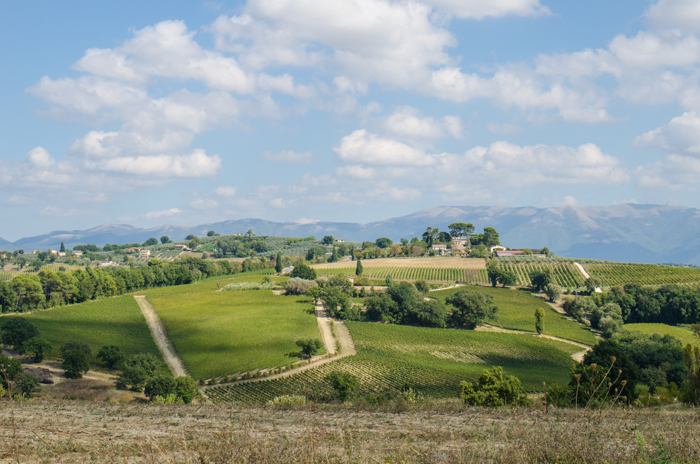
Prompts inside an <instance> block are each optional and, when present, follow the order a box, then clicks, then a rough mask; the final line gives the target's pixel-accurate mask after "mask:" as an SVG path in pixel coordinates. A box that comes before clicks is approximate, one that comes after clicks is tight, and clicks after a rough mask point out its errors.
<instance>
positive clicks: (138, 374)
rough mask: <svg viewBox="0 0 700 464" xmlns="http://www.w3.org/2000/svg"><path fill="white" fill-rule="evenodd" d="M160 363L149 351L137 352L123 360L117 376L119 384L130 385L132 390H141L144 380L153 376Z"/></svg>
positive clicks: (122, 385)
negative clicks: (120, 370) (119, 374)
mask: <svg viewBox="0 0 700 464" xmlns="http://www.w3.org/2000/svg"><path fill="white" fill-rule="evenodd" d="M160 367H161V364H160V361H159V360H158V358H156V357H155V356H153V355H152V354H150V353H139V354H136V355H134V356H132V357H131V358H129V359H127V360H125V361H124V369H123V370H122V375H121V376H120V377H119V385H120V386H121V387H125V386H127V385H130V386H131V388H132V389H133V390H137V391H141V389H142V388H143V386H144V384H145V383H146V380H148V378H149V377H153V376H155V374H156V372H158V370H159V369H160Z"/></svg>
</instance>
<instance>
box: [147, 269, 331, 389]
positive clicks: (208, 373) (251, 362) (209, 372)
mask: <svg viewBox="0 0 700 464" xmlns="http://www.w3.org/2000/svg"><path fill="white" fill-rule="evenodd" d="M256 279H257V280H258V281H259V280H261V277H257V278H256ZM244 280H248V278H245V277H244V278H241V279H230V278H229V279H225V280H209V281H204V282H198V283H197V284H192V285H182V286H179V287H171V288H168V289H155V290H148V291H145V292H142V293H143V294H145V295H146V296H147V297H148V300H149V301H150V302H151V304H153V306H154V307H155V308H156V310H157V311H158V314H159V315H160V317H161V319H162V320H163V324H164V325H165V327H166V329H167V331H168V336H169V337H170V340H171V341H172V343H173V345H174V347H175V350H176V351H177V353H178V354H179V355H180V357H181V358H182V359H183V360H184V362H185V365H186V366H187V368H188V369H189V371H190V372H191V374H192V376H193V377H194V378H197V379H199V378H211V377H215V376H222V375H229V374H235V373H239V372H247V371H251V370H255V369H261V368H270V367H278V366H284V365H287V364H289V363H290V362H292V361H296V360H297V358H290V357H287V356H285V354H286V353H290V352H294V351H298V347H297V346H296V345H295V344H294V342H295V341H296V340H298V339H301V338H321V335H320V333H319V330H318V324H317V322H316V318H315V316H314V315H313V313H312V312H311V311H310V310H311V309H312V306H311V304H310V303H309V301H308V300H307V299H305V298H304V297H296V296H283V295H273V294H272V291H270V290H243V291H226V292H215V291H214V290H216V288H217V282H218V283H219V284H221V285H222V286H223V285H225V284H226V283H230V282H236V281H244ZM175 289H177V290H178V291H177V292H176V291H175Z"/></svg>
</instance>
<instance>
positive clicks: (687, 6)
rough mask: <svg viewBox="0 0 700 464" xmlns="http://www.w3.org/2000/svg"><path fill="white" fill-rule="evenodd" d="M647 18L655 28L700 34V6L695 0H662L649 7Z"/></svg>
mask: <svg viewBox="0 0 700 464" xmlns="http://www.w3.org/2000/svg"><path fill="white" fill-rule="evenodd" d="M646 16H647V19H648V20H649V22H650V23H651V24H652V25H653V26H657V27H680V28H681V29H683V30H684V31H689V32H700V4H698V2H697V1H695V0H660V1H659V2H658V3H656V4H655V5H652V6H650V7H649V9H648V10H647V12H646Z"/></svg>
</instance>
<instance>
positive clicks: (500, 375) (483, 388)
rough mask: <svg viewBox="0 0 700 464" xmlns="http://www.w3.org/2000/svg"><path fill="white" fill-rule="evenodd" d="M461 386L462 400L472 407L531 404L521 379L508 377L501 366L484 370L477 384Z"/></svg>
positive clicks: (467, 383)
mask: <svg viewBox="0 0 700 464" xmlns="http://www.w3.org/2000/svg"><path fill="white" fill-rule="evenodd" d="M459 386H460V388H461V394H460V396H461V397H462V400H463V401H464V403H465V404H468V405H470V406H491V407H498V406H506V405H521V406H525V405H528V404H529V403H530V400H529V399H528V397H527V395H526V394H525V392H524V391H523V385H522V383H521V382H520V379H518V378H517V377H515V376H514V375H506V373H505V372H504V371H503V368H502V367H500V366H496V367H494V368H492V369H486V370H484V372H483V373H482V374H481V377H479V381H478V382H477V383H476V384H474V383H472V382H466V381H465V382H461V383H460V384H459Z"/></svg>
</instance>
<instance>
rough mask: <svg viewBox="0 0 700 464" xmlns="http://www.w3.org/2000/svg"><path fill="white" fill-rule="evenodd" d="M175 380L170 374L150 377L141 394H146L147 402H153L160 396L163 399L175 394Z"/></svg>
mask: <svg viewBox="0 0 700 464" xmlns="http://www.w3.org/2000/svg"><path fill="white" fill-rule="evenodd" d="M175 387H176V383H175V379H173V376H172V375H170V374H165V373H161V374H158V375H156V376H154V377H151V378H150V379H148V380H147V381H146V386H145V387H144V389H143V392H144V393H145V394H146V396H147V397H148V399H149V400H151V401H152V400H153V398H155V397H156V396H161V397H163V398H165V397H167V396H168V395H171V394H175Z"/></svg>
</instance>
